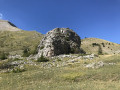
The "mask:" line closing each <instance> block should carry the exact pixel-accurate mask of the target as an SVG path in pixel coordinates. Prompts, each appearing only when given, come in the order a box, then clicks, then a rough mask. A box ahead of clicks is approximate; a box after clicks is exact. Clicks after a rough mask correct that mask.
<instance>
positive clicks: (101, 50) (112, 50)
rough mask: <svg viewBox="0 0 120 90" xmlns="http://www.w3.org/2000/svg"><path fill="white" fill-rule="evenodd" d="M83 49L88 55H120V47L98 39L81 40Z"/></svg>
mask: <svg viewBox="0 0 120 90" xmlns="http://www.w3.org/2000/svg"><path fill="white" fill-rule="evenodd" d="M81 48H82V49H83V50H84V51H85V52H86V53H87V54H91V53H93V54H119V53H120V45H119V44H116V43H113V42H109V41H106V40H103V39H98V38H85V39H82V40H81Z"/></svg>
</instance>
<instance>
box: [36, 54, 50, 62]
mask: <svg viewBox="0 0 120 90" xmlns="http://www.w3.org/2000/svg"><path fill="white" fill-rule="evenodd" d="M47 61H49V59H47V58H45V57H44V56H43V54H41V57H40V58H38V59H37V62H47Z"/></svg>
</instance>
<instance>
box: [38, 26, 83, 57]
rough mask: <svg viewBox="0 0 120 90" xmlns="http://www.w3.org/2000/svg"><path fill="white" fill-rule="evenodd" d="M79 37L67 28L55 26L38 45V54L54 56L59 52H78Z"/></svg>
mask: <svg viewBox="0 0 120 90" xmlns="http://www.w3.org/2000/svg"><path fill="white" fill-rule="evenodd" d="M80 45H81V39H80V37H79V36H78V35H77V34H76V33H75V32H74V31H73V30H71V29H69V28H55V29H53V30H51V31H49V32H48V33H47V34H46V35H45V36H44V37H43V39H42V40H41V43H40V44H39V46H38V54H37V56H38V57H40V56H41V54H43V55H44V56H56V55H60V54H69V53H80Z"/></svg>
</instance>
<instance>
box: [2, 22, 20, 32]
mask: <svg viewBox="0 0 120 90" xmlns="http://www.w3.org/2000/svg"><path fill="white" fill-rule="evenodd" d="M20 30H21V29H19V28H17V27H16V26H15V25H14V24H13V23H11V22H9V21H6V20H0V31H20Z"/></svg>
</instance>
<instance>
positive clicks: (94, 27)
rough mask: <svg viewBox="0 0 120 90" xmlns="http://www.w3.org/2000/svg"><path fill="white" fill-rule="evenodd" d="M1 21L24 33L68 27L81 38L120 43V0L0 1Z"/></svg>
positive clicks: (43, 31)
mask: <svg viewBox="0 0 120 90" xmlns="http://www.w3.org/2000/svg"><path fill="white" fill-rule="evenodd" d="M0 18H2V19H4V20H9V21H11V22H12V23H14V24H15V25H16V26H17V27H19V28H21V29H23V30H36V31H38V32H41V33H43V34H45V33H46V32H48V31H49V30H52V29H54V28H56V27H69V28H71V29H73V30H74V31H75V32H77V34H79V35H80V37H81V38H84V37H96V38H101V39H105V40H108V41H112V42H115V43H120V0H0Z"/></svg>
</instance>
